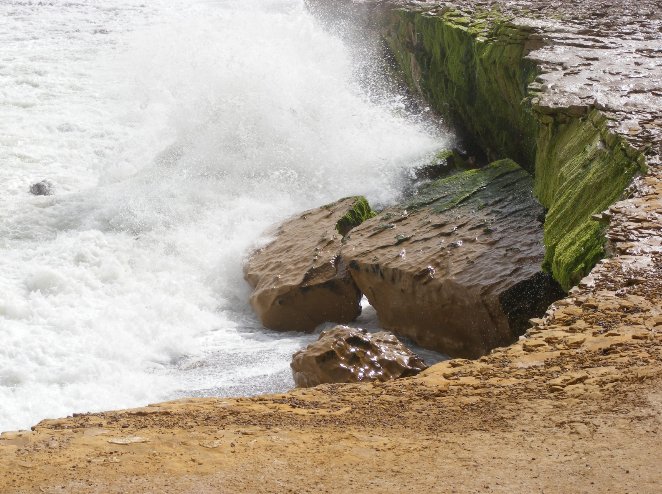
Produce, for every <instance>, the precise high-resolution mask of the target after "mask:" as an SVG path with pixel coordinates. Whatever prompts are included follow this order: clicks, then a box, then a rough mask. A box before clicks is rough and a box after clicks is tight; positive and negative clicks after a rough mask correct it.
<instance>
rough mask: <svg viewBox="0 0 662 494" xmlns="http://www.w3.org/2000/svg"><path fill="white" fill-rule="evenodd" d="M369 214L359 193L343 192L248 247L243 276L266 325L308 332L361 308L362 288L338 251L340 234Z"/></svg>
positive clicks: (353, 316) (347, 318)
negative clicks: (261, 245)
mask: <svg viewBox="0 0 662 494" xmlns="http://www.w3.org/2000/svg"><path fill="white" fill-rule="evenodd" d="M372 215H374V213H373V212H372V210H371V209H370V206H369V205H368V203H367V201H366V200H365V199H364V198H363V197H348V198H345V199H341V200H340V201H337V202H335V203H333V204H328V205H326V206H322V207H319V208H317V209H313V210H310V211H306V212H304V213H302V214H300V215H299V216H298V217H296V218H293V219H291V220H289V221H286V222H285V223H283V224H282V225H281V226H280V227H278V229H277V231H276V232H275V233H274V237H275V240H274V241H273V242H271V243H270V244H269V245H267V246H266V247H264V248H262V249H258V250H257V251H255V252H253V253H252V254H251V256H250V258H249V260H248V262H247V263H246V265H245V266H244V276H245V278H246V280H247V281H248V283H249V284H250V285H251V286H252V287H253V289H254V291H253V294H252V295H251V298H250V302H251V305H252V306H253V309H254V310H255V312H256V313H257V315H258V316H259V317H260V320H261V321H262V324H264V325H265V326H266V327H267V328H270V329H276V330H281V331H312V330H313V329H315V327H316V326H318V325H319V324H321V323H323V322H337V323H344V322H350V321H353V320H354V319H356V317H357V316H358V315H359V314H360V313H361V306H360V300H361V292H360V291H359V289H358V288H357V286H356V284H355V283H354V281H353V280H352V277H351V276H350V274H349V272H348V271H347V269H346V266H345V264H344V263H343V261H342V259H341V258H340V255H339V251H340V246H341V240H342V236H343V235H344V234H345V233H347V232H348V231H349V230H351V229H352V228H353V227H354V226H356V225H358V224H360V223H361V222H362V221H363V220H364V219H366V218H369V217H371V216H372Z"/></svg>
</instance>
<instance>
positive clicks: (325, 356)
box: [290, 326, 427, 388]
mask: <svg viewBox="0 0 662 494" xmlns="http://www.w3.org/2000/svg"><path fill="white" fill-rule="evenodd" d="M290 366H291V367H292V375H293V376H294V382H295V384H296V385H297V386H298V387H301V388H308V387H311V386H317V385H318V384H323V383H349V382H368V381H388V380H390V379H397V378H399V377H408V376H415V375H416V374H418V373H419V372H421V371H422V370H425V369H426V368H427V365H425V362H423V360H422V359H421V358H420V357H418V356H417V355H416V354H414V353H413V352H411V350H409V349H408V348H407V347H405V346H404V345H403V344H402V343H401V342H400V341H399V340H398V339H397V338H396V337H395V336H394V335H393V334H391V333H387V332H385V331H381V332H379V333H372V334H371V333H367V332H366V331H365V330H362V329H357V328H349V327H347V326H336V327H335V328H333V329H330V330H328V331H323V332H322V334H320V337H319V339H318V340H317V341H316V342H315V343H312V344H310V345H308V347H306V348H304V349H302V350H299V351H298V352H297V353H295V354H294V355H293V356H292V363H291V364H290Z"/></svg>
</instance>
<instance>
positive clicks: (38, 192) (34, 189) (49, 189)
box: [30, 180, 54, 196]
mask: <svg viewBox="0 0 662 494" xmlns="http://www.w3.org/2000/svg"><path fill="white" fill-rule="evenodd" d="M53 193H54V187H53V184H52V183H51V182H50V181H49V180H42V181H41V182H37V183H36V184H32V185H31V186H30V194H34V195H35V196H50V195H52V194H53Z"/></svg>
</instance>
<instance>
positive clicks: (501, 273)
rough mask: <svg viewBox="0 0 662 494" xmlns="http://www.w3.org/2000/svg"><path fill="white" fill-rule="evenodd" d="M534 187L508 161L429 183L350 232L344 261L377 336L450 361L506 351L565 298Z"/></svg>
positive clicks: (512, 163)
mask: <svg viewBox="0 0 662 494" xmlns="http://www.w3.org/2000/svg"><path fill="white" fill-rule="evenodd" d="M532 189H533V178H532V177H531V175H529V174H528V173H527V172H526V171H524V170H523V169H522V168H520V167H519V166H518V165H517V164H516V163H515V162H513V161H512V160H501V161H497V162H494V163H491V164H490V165H488V166H487V167H485V168H482V169H478V170H469V171H465V172H462V173H458V174H455V175H452V176H450V177H447V178H443V179H440V180H437V181H435V182H432V183H430V184H428V185H427V186H425V187H424V188H423V189H422V190H420V191H419V193H418V194H417V195H416V196H414V198H413V199H411V200H410V201H408V202H407V203H404V204H401V205H398V206H396V207H392V208H389V209H386V210H385V211H382V212H381V213H380V214H378V215H377V216H376V217H374V218H372V219H370V220H367V221H365V222H364V223H362V224H361V225H359V226H357V227H356V228H355V229H353V230H352V231H351V232H350V233H349V234H348V235H347V237H346V238H345V241H344V242H343V247H342V250H341V255H342V258H343V260H344V263H345V264H346V265H347V266H349V270H350V272H351V275H352V278H353V279H354V281H355V282H356V284H357V285H358V287H359V289H361V291H362V292H363V293H364V294H365V295H366V296H367V297H368V300H369V301H370V303H371V304H372V306H373V307H374V308H375V310H376V311H377V315H378V316H379V321H380V324H381V326H382V327H384V328H385V329H388V330H389V331H393V332H394V333H396V334H398V335H402V336H406V337H407V338H410V339H412V340H413V341H414V342H416V343H417V344H419V345H421V346H423V347H425V348H428V349H432V350H436V351H438V352H442V353H445V354H447V355H450V356H453V357H466V358H477V357H480V356H481V355H484V354H486V353H487V352H488V351H490V350H491V349H492V348H495V347H498V346H505V345H508V344H510V343H512V342H513V341H515V340H516V339H517V337H518V336H519V335H521V334H523V333H524V331H525V329H526V328H527V327H529V319H530V318H531V317H534V315H539V314H542V313H543V312H544V311H545V309H546V308H547V307H548V306H549V304H550V303H552V302H553V301H554V300H558V299H559V298H561V297H562V296H563V291H562V290H561V289H560V287H559V286H558V285H557V284H556V283H555V282H554V281H553V280H552V279H551V276H549V275H546V274H545V273H543V272H542V269H541V265H542V261H543V258H544V255H545V250H544V245H543V231H542V224H541V220H540V217H541V216H543V215H544V210H543V207H542V206H541V205H540V204H539V203H538V202H537V201H536V200H535V199H534V197H533V193H532Z"/></svg>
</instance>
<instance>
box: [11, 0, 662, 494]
mask: <svg viewBox="0 0 662 494" xmlns="http://www.w3.org/2000/svg"><path fill="white" fill-rule="evenodd" d="M478 3H480V4H481V5H483V4H485V5H488V6H489V5H492V4H495V3H499V4H502V3H507V4H508V9H510V10H512V11H516V12H517V13H518V15H523V14H524V10H527V9H528V10H533V11H534V12H535V11H536V9H538V7H539V6H540V5H541V3H540V2H536V1H529V2H526V1H518V2H466V5H465V7H466V6H468V7H466V8H470V7H472V6H475V4H478ZM584 4H586V5H588V6H590V7H591V9H592V10H591V9H588V10H587V8H585V7H584V6H583V5H584ZM545 5H547V4H545ZM554 5H555V7H554V8H555V9H557V10H556V11H555V12H556V13H558V12H561V14H563V15H565V16H571V17H572V16H573V15H576V18H577V19H579V20H578V21H577V23H576V25H572V26H570V27H569V28H568V29H567V30H565V31H563V30H559V29H557V30H556V31H553V32H552V31H545V27H544V25H543V27H541V28H540V29H541V33H542V34H541V35H540V36H541V37H543V38H544V37H548V38H551V39H552V41H554V40H556V41H558V44H557V46H559V47H563V49H561V48H558V50H556V51H555V50H553V49H548V50H545V53H547V54H548V55H549V57H550V61H549V63H550V64H552V65H553V64H554V63H556V62H559V57H567V56H569V55H567V54H568V53H570V52H572V50H573V49H574V48H573V46H574V45H577V44H582V43H585V42H586V39H588V38H590V37H594V38H596V39H597V40H598V41H599V38H598V37H597V36H596V35H595V32H594V31H593V30H595V29H599V30H609V29H611V31H610V33H611V34H615V33H616V31H619V32H620V33H621V37H623V38H625V39H627V40H629V41H627V42H624V43H623V44H622V45H620V46H621V51H622V50H625V49H626V48H627V46H630V45H629V43H630V42H632V43H635V42H636V43H635V44H636V45H637V46H638V48H637V50H639V51H637V52H636V53H635V52H634V51H633V52H632V53H634V54H635V55H634V57H635V58H634V59H632V60H633V61H632V64H629V63H628V64H624V65H623V67H624V69H623V70H625V69H627V70H629V71H630V72H629V74H630V75H632V74H633V73H634V72H632V71H635V70H645V71H646V74H645V77H643V78H640V80H641V81H642V82H641V84H642V86H641V87H642V88H644V89H645V92H644V93H641V92H638V91H639V90H638V89H637V87H636V85H634V84H635V83H634V82H633V83H632V84H633V85H630V82H628V81H629V80H630V79H629V77H630V75H623V76H622V79H621V82H620V83H617V82H614V81H615V79H613V78H611V77H608V78H607V79H604V74H605V70H604V69H605V67H606V65H608V66H609V67H615V66H616V65H617V58H618V57H617V56H615V55H614V54H618V53H621V51H619V48H618V46H617V47H616V48H614V47H613V46H612V47H611V48H610V47H609V46H606V47H602V48H600V47H595V46H593V47H592V48H591V50H594V51H592V55H591V57H593V58H596V57H597V60H588V59H587V60H585V61H584V62H582V63H585V65H582V66H581V67H580V68H579V69H577V70H579V72H576V73H573V72H575V71H573V70H571V68H568V69H567V71H566V72H567V73H566V75H565V76H563V73H562V72H563V71H555V72H554V73H553V74H554V75H553V76H550V77H549V78H546V83H549V84H551V85H550V89H549V91H548V92H547V93H545V94H546V95H547V96H545V98H549V104H552V103H554V102H556V103H558V104H559V105H561V104H564V101H566V98H568V97H570V96H572V95H573V94H575V95H576V94H577V93H576V89H577V87H578V86H577V85H576V84H575V83H576V81H575V79H574V77H573V76H581V77H583V78H585V79H586V80H588V81H590V80H592V79H590V78H595V79H597V80H607V81H608V82H606V83H604V84H597V85H596V86H595V87H594V90H595V91H596V93H595V95H596V97H599V98H600V99H601V101H603V102H606V103H604V104H605V105H608V113H610V114H612V115H615V119H614V120H613V122H614V127H613V129H614V131H615V132H618V133H619V134H620V135H622V136H624V137H625V138H626V139H628V142H630V143H632V145H633V146H635V147H637V148H638V149H641V148H642V147H647V148H648V151H647V161H648V172H647V174H646V175H645V176H643V177H640V178H638V179H637V180H636V181H635V183H634V184H633V186H632V187H631V188H630V191H629V196H628V198H627V199H626V200H623V201H621V202H619V203H617V204H616V205H615V206H613V207H612V208H610V210H609V211H608V212H606V213H605V214H604V219H605V221H606V220H609V230H608V237H609V240H610V245H609V251H610V253H611V257H610V259H608V260H605V261H603V262H601V263H600V264H599V265H598V266H597V267H596V268H595V269H594V270H593V271H592V273H591V275H589V276H588V277H587V278H585V279H584V280H583V281H582V282H581V283H580V285H579V286H578V287H577V288H575V289H573V290H572V291H571V293H570V295H569V296H568V297H567V298H566V299H564V300H561V301H559V302H557V303H556V304H554V305H553V306H552V307H551V308H550V310H549V311H548V313H547V314H546V316H545V317H544V318H543V319H540V320H537V321H534V325H533V328H532V329H530V330H529V331H528V333H527V335H526V337H524V338H522V339H521V340H520V341H519V342H518V343H516V344H514V345H512V346H511V347H508V348H504V349H498V350H495V351H494V352H492V353H491V354H490V355H488V356H486V357H482V358H481V359H479V360H477V361H468V360H452V361H448V362H444V363H441V364H438V365H435V366H433V367H431V368H430V369H428V370H427V371H425V372H423V373H421V374H419V375H418V376H416V377H414V378H409V379H403V380H399V381H395V382H390V383H383V384H366V385H324V386H320V387H317V388H313V389H307V390H296V391H293V392H291V393H288V394H285V395H272V396H264V397H258V398H253V399H235V400H227V399H224V400H216V399H199V400H184V401H177V402H172V403H163V404H158V405H154V406H149V407H146V408H142V409H136V410H124V411H116V412H106V413H99V414H90V415H79V416H76V417H72V418H67V419H61V420H48V421H44V422H42V423H40V424H39V425H37V426H36V427H35V428H34V431H31V432H17V433H5V434H3V435H2V436H1V437H0V492H2V493H3V494H4V493H24V492H25V493H28V492H72V493H73V492H85V493H88V492H103V493H109V492H200V493H203V492H401V491H408V490H412V491H418V492H504V493H506V492H508V493H510V492H614V493H622V492H631V493H657V492H660V490H661V487H660V486H662V470H661V469H660V462H661V460H662V438H661V437H660V436H661V434H662V427H661V426H662V182H661V180H660V179H661V177H660V174H661V170H660V168H659V161H660V152H659V146H660V141H659V135H660V127H661V126H662V116H661V115H660V113H661V112H660V108H661V106H662V105H660V104H659V99H660V94H662V93H661V92H660V87H659V84H660V82H659V81H660V75H661V72H662V68H661V65H662V57H660V52H659V46H660V35H659V26H660V23H659V19H658V18H656V17H655V15H654V12H655V10H651V12H653V14H651V13H648V14H642V12H644V11H645V10H646V8H649V7H651V6H652V7H654V4H653V3H652V2H645V1H643V2H638V4H637V9H639V10H635V9H634V7H632V9H630V7H629V5H630V3H629V2H625V1H622V2H609V4H607V3H604V4H603V3H600V2H579V3H576V2H556V3H555V4H554ZM652 7H651V8H652ZM629 9H630V10H629ZM589 10H590V11H591V12H593V13H594V15H589V14H588V12H589ZM606 11H608V15H606V16H601V12H606ZM526 15H529V17H539V16H534V15H532V14H531V13H530V12H529V13H527V14H526ZM554 15H556V14H554ZM545 16H547V17H550V16H551V14H550V13H549V11H546V12H544V15H542V17H545ZM559 16H561V15H560V14H559ZM561 17H562V16H561ZM610 19H611V20H610ZM582 25H583V26H585V32H584V34H582V32H581V29H580V28H581V26H582ZM614 26H616V27H614ZM656 26H657V27H656ZM628 29H630V31H628ZM656 29H657V31H656ZM600 32H603V31H600ZM628 32H629V34H628ZM616 34H617V33H616ZM610 36H611V35H610ZM638 37H639V38H642V39H635V38H638ZM596 39H594V40H593V43H594V44H599V43H598V41H596ZM614 39H615V38H612V37H610V38H609V43H616V41H614ZM589 41H590V40H589ZM640 43H641V45H640ZM644 46H650V47H651V48H650V49H649V50H648V51H646V50H644V49H643V47H644ZM654 46H657V47H658V48H657V49H658V51H655V49H654ZM614 50H616V51H614ZM555 53H556V55H555ZM554 56H556V57H557V58H556V62H554ZM600 61H602V62H600ZM598 62H600V63H598ZM603 62H604V63H603ZM635 62H641V63H642V64H644V66H643V67H644V68H641V67H642V65H637V64H636V63H635ZM601 64H602V65H601ZM605 64H606V65H605ZM564 70H565V69H564ZM591 71H594V72H593V73H591ZM566 77H567V78H566ZM552 79H553V80H552ZM616 80H618V79H616ZM566 81H567V82H566ZM609 81H611V82H609ZM656 81H657V82H656ZM656 84H658V86H655V85H656ZM587 87H588V86H587ZM655 87H657V89H655ZM619 88H620V89H619ZM584 89H586V88H584ZM584 89H582V90H584ZM589 89H590V88H589ZM589 89H586V90H587V91H589ZM621 89H622V90H623V91H621ZM554 95H557V97H556V99H555V98H554V97H553V96H554ZM569 95H570V96H569ZM579 99H580V100H581V99H582V98H579ZM594 99H595V98H594ZM575 103H576V104H578V105H581V104H584V103H582V101H576V100H573V102H572V104H575ZM586 104H594V103H586ZM656 136H657V137H656Z"/></svg>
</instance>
